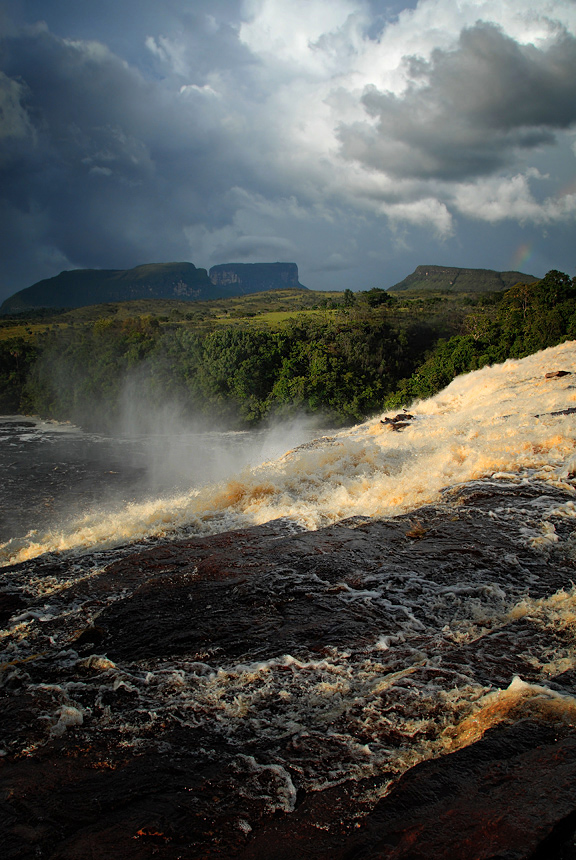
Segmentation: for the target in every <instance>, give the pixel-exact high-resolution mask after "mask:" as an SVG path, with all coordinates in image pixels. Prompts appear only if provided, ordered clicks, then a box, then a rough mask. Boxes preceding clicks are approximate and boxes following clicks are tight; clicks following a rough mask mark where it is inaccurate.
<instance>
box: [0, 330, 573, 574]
mask: <svg viewBox="0 0 576 860" xmlns="http://www.w3.org/2000/svg"><path fill="white" fill-rule="evenodd" d="M575 366H576V346H575V344H574V343H573V342H567V343H564V344H561V345H560V346H557V347H553V348H551V349H547V350H544V351H542V352H540V353H537V354H535V355H532V356H529V357H528V358H524V359H521V360H509V361H506V362H504V363H503V364H500V365H494V366H493V367H485V368H483V369H482V370H478V371H474V372H472V373H469V374H466V375H463V376H460V377H458V378H457V379H455V380H454V381H453V382H452V383H451V384H450V385H449V386H448V387H447V388H446V389H444V390H443V391H441V392H440V393H439V394H437V395H436V396H435V397H433V398H430V399H429V400H425V401H421V402H419V403H415V404H413V406H412V407H411V411H413V412H414V416H415V417H414V420H413V421H412V422H410V423H409V426H406V427H405V428H404V429H403V430H402V431H401V432H391V431H390V428H389V426H388V425H386V424H383V423H382V422H381V420H380V416H377V417H375V418H373V419H371V420H369V421H366V422H364V423H363V424H360V425H357V426H356V427H352V428H348V429H345V430H340V431H338V432H336V433H332V434H330V435H322V434H321V432H318V431H317V430H316V428H314V427H313V426H311V425H310V424H309V423H308V422H307V421H306V420H301V421H298V420H296V421H294V422H293V423H292V424H279V425H276V426H272V427H270V428H269V429H268V430H263V431H258V432H256V433H248V432H246V433H238V432H234V431H230V430H223V429H221V428H214V427H213V428H212V430H210V429H209V428H208V427H207V426H206V423H205V422H204V419H199V420H198V421H197V422H195V421H194V419H189V418H188V417H187V416H186V415H184V414H183V413H182V411H181V409H180V408H179V407H178V405H177V404H174V403H173V402H171V401H170V399H169V398H167V399H166V400H165V401H164V402H162V403H161V402H159V403H157V404H156V408H154V409H151V408H150V406H149V404H148V403H147V401H146V400H145V398H144V396H143V395H144V393H145V392H143V391H142V390H141V389H138V387H136V388H134V389H133V390H131V388H130V385H128V386H127V388H126V394H125V397H124V399H123V410H122V411H121V415H122V419H121V420H120V423H119V428H120V427H122V428H123V432H124V433H128V432H131V433H132V434H136V435H135V436H133V437H132V440H130V437H128V436H124V437H120V436H119V437H117V441H115V444H117V445H118V446H124V447H122V451H126V450H128V451H130V443H131V441H132V443H134V442H136V443H137V445H136V448H137V451H138V452H139V453H138V456H139V457H141V462H142V463H145V468H144V469H143V470H142V472H141V473H140V475H139V481H138V483H137V485H135V487H134V488H133V489H135V492H134V494H133V497H132V498H131V499H127V498H126V497H125V498H124V501H123V502H121V503H119V502H118V501H117V502H116V503H114V504H109V505H108V504H101V505H98V506H93V507H92V508H90V509H88V510H86V511H83V512H82V511H80V510H79V508H78V507H77V508H76V512H77V515H76V516H75V518H74V519H70V520H69V521H68V522H66V523H64V524H63V525H62V523H59V524H53V527H52V528H50V529H47V530H46V531H45V532H44V533H42V534H40V533H38V532H37V533H30V534H29V535H28V536H26V537H24V538H22V539H18V540H16V539H13V540H11V541H8V542H6V543H5V544H4V545H3V546H2V547H0V557H1V558H2V559H3V560H4V563H9V562H10V561H12V562H14V561H21V560H24V559H26V558H31V557H34V556H36V555H39V554H41V553H43V552H47V551H73V552H85V551H86V550H87V549H94V548H96V547H100V548H102V547H114V546H120V545H122V544H128V543H130V542H134V541H141V540H148V539H149V538H151V537H154V538H155V539H156V538H163V539H171V538H173V537H187V536H190V535H205V534H214V533H219V532H223V531H228V530H232V529H238V528H245V527H249V526H253V525H254V524H263V523H266V522H270V521H272V520H277V519H284V520H288V521H291V522H293V523H295V524H296V525H297V526H298V527H299V528H304V529H311V530H314V529H318V528H321V527H323V526H325V525H329V524H330V523H334V522H337V521H339V520H342V519H345V518H347V517H353V516H367V517H388V516H395V515H397V514H400V513H409V512H410V511H412V510H416V509H417V508H419V507H421V506H422V505H426V504H429V503H437V502H438V501H439V500H440V499H441V498H442V494H444V493H446V492H450V488H453V487H456V486H458V485H459V484H463V483H466V482H470V481H474V480H477V479H485V478H495V479H498V480H501V479H503V478H507V477H509V479H510V480H514V481H520V482H521V481H522V480H523V479H525V478H526V479H534V478H537V479H538V480H542V481H545V482H548V483H551V484H555V485H563V482H565V481H566V479H567V477H569V475H570V474H572V473H573V472H574V470H575V469H576V459H575V455H574V448H575V444H576V441H575V436H574V422H573V414H572V413H573V412H574V410H576V390H575V388H574V384H573V383H572V381H571V380H572V378H573V374H572V372H569V373H568V374H567V375H566V376H563V377H562V378H555V379H548V378H546V373H548V372H550V371H556V370H559V369H563V368H564V369H567V368H574V367H575ZM314 437H316V438H314ZM122 439H124V442H123V441H122ZM125 444H128V446H129V447H128V449H126V448H125ZM562 516H566V517H573V516H574V510H573V508H570V509H568V508H566V511H564V512H563V513H562ZM540 519H541V526H539V528H538V529H537V530H536V531H534V532H532V533H530V534H527V536H526V540H527V541H529V542H531V543H532V544H533V543H534V542H536V543H538V542H541V543H543V544H546V543H550V542H553V541H554V539H555V535H554V533H553V529H552V531H551V530H550V526H549V522H548V519H547V512H546V511H542V512H541V517H540ZM534 545H535V544H534Z"/></svg>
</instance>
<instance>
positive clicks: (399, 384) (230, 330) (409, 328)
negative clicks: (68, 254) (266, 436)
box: [0, 270, 576, 431]
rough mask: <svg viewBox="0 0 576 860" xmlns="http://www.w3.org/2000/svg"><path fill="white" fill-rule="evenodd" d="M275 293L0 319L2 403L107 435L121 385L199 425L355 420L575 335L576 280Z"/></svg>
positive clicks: (556, 275) (144, 404) (555, 276)
mask: <svg viewBox="0 0 576 860" xmlns="http://www.w3.org/2000/svg"><path fill="white" fill-rule="evenodd" d="M307 292H308V294H307V295H306V296H305V297H304V296H303V294H300V295H299V294H298V291H296V290H294V291H290V290H286V291H274V293H266V294H261V295H259V296H246V297H244V299H235V300H234V301H231V300H220V301H213V302H203V303H186V302H164V303H160V304H158V303H153V302H150V303H147V302H146V301H141V302H127V303H122V304H120V305H101V306H98V307H96V308H89V309H86V308H82V309H78V310H76V311H68V312H60V313H58V312H48V311H44V312H40V311H39V312H36V313H35V314H28V315H26V316H25V317H24V316H20V317H19V316H18V315H16V316H13V317H4V318H2V322H1V324H0V412H2V413H4V414H6V413H24V414H37V415H41V416H43V417H47V418H53V419H57V420H64V421H72V422H74V423H77V424H79V425H81V426H84V427H86V428H90V429H95V430H101V431H109V430H111V429H113V428H115V427H117V426H118V420H119V415H120V413H121V411H122V408H123V404H124V403H125V398H126V396H127V394H126V392H127V390H130V391H132V392H134V391H137V397H138V401H139V406H140V409H141V410H142V409H144V410H145V409H146V408H153V407H154V406H155V405H156V404H158V403H166V402H173V403H176V404H178V407H179V409H180V410H181V412H182V413H183V414H185V415H190V416H196V417H198V416H200V417H202V418H203V420H205V421H206V422H208V423H209V424H210V425H212V424H214V423H216V424H217V425H218V426H219V427H226V428H244V427H249V426H254V425H257V424H261V423H262V422H266V421H269V420H272V419H277V418H280V419H282V418H285V417H287V416H290V415H293V414H302V413H305V414H316V415H318V416H319V417H321V418H322V420H323V421H325V422H329V423H331V424H332V425H346V424H353V423H357V422H359V421H362V420H363V419H365V418H367V417H368V416H370V415H373V414H376V413H379V412H382V411H383V410H385V409H387V408H388V409H390V408H399V407H401V406H409V405H410V404H411V403H412V402H414V401H415V400H417V399H419V398H423V397H429V396H431V395H433V394H435V393H436V392H438V391H439V390H440V389H442V388H443V387H445V386H446V385H447V384H448V383H449V382H450V381H451V380H452V379H453V378H454V377H455V376H457V375H459V374H461V373H465V372H467V371H471V370H475V369H478V368H481V367H483V366H485V365H487V364H494V363H497V362H501V361H504V360H505V359H507V358H521V357H524V356H526V355H529V354H531V353H533V352H537V351H538V350H541V349H545V348H546V347H550V346H555V345H556V344H558V343H561V342H562V341H565V340H572V339H576V277H575V278H570V277H569V276H568V275H566V274H564V273H562V272H558V271H555V270H553V271H550V272H548V274H547V275H546V276H545V277H544V278H543V279H542V280H540V281H536V282H535V283H532V284H517V285H516V286H514V287H512V288H511V289H508V290H506V291H502V292H497V293H484V294H475V295H471V294H464V293H448V292H446V291H445V292H443V293H442V292H438V293H433V292H432V293H431V292H426V293H423V292H422V293H420V294H418V293H414V292H412V293H410V294H408V293H402V294H401V295H392V294H391V293H388V292H386V291H384V290H380V289H378V288H374V289H372V290H367V291H363V292H352V291H351V290H345V291H344V292H343V293H335V292H332V293H313V292H312V291H307Z"/></svg>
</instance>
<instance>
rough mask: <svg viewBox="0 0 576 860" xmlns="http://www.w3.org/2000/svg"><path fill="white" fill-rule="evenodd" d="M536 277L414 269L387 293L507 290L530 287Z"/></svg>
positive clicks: (489, 271)
mask: <svg viewBox="0 0 576 860" xmlns="http://www.w3.org/2000/svg"><path fill="white" fill-rule="evenodd" d="M538 280H539V278H536V277H534V275H526V274H524V273H523V272H496V271H494V270H493V269H461V268H458V267H457V266H417V267H416V268H415V269H414V271H413V272H412V274H411V275H408V277H406V278H404V280H403V281H400V282H399V283H397V284H394V286H393V287H389V288H388V292H391V293H395V292H402V291H404V290H450V291H451V292H456V293H491V292H498V291H502V290H509V289H510V287H513V286H515V284H533V283H534V282H535V281H538Z"/></svg>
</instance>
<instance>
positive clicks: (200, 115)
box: [0, 26, 244, 288]
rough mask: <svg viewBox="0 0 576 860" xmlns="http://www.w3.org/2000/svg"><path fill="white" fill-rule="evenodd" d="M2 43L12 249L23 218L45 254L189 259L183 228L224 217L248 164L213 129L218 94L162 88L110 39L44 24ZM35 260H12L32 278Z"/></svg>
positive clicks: (77, 260) (1, 104)
mask: <svg viewBox="0 0 576 860" xmlns="http://www.w3.org/2000/svg"><path fill="white" fill-rule="evenodd" d="M2 48H3V51H2V54H3V63H2V65H3V69H4V71H3V73H2V74H1V76H0V109H1V110H2V123H1V129H2V130H1V135H2V137H1V144H2V146H1V152H2V156H1V160H0V188H1V191H0V197H1V198H2V204H3V209H4V212H5V213H6V217H5V218H4V219H3V220H4V227H5V232H4V235H3V244H5V249H6V251H7V252H8V251H9V249H10V248H14V247H17V246H19V245H22V244H23V237H22V235H21V231H22V230H23V229H25V230H26V234H27V235H28V236H29V237H30V236H34V240H35V248H36V251H37V249H39V248H41V247H44V248H45V249H46V253H45V254H43V255H40V256H42V257H43V259H46V254H47V255H48V258H51V257H52V258H57V259H62V260H64V261H67V262H68V263H69V264H70V266H71V267H74V266H88V267H90V266H102V265H104V266H106V267H123V266H130V265H135V264H137V263H140V262H144V261H148V260H150V259H169V258H172V259H173V258H182V257H183V258H187V257H188V256H189V254H190V249H189V244H188V241H187V239H186V237H185V235H184V232H183V229H184V227H186V226H189V225H191V224H195V223H200V222H202V223H212V224H216V225H218V224H221V223H225V222H226V220H227V219H228V217H229V213H228V212H227V211H226V201H225V199H224V198H225V195H226V194H227V192H228V189H229V188H230V186H231V185H233V184H234V183H235V182H237V181H238V178H239V176H240V174H241V172H242V171H241V170H240V166H239V162H238V159H237V158H236V156H235V154H234V152H233V151H230V149H229V148H228V149H226V147H225V141H224V140H223V138H222V137H221V136H219V135H218V134H216V128H215V124H216V118H215V115H214V113H213V108H212V106H211V105H210V99H209V98H208V99H207V98H206V97H205V96H204V95H203V94H202V93H201V92H199V91H196V90H193V91H192V92H191V93H185V94H183V93H180V92H179V90H178V89H177V90H175V91H174V90H173V89H172V90H171V89H168V88H166V87H163V86H162V84H161V83H160V82H158V81H156V80H151V79H149V78H146V77H145V76H143V75H142V74H141V73H140V72H139V71H138V70H136V69H134V68H133V67H131V66H129V65H128V64H127V63H126V62H124V61H123V60H122V59H120V58H119V57H117V56H116V55H115V54H113V53H112V52H111V51H110V50H109V49H108V48H106V47H105V46H104V45H102V44H101V43H96V42H91V43H87V42H78V41H72V40H65V39H62V38H59V37H56V36H54V35H53V34H52V33H50V32H49V31H48V29H47V28H46V27H45V26H37V27H35V28H33V29H31V30H30V29H29V30H27V31H26V32H24V33H20V34H18V35H13V36H12V37H9V38H6V39H4V40H3V45H2ZM238 155H240V153H238ZM242 175H244V173H243V172H242ZM219 200H220V203H219ZM50 249H52V250H51V251H50ZM35 253H36V252H35ZM7 256H8V257H9V256H10V254H9V253H8V254H7ZM37 262H38V261H37V260H35V261H31V260H29V261H27V260H26V259H25V258H23V259H21V260H20V261H19V262H16V261H15V263H14V271H15V272H17V271H18V270H20V272H21V277H28V278H34V277H35V276H36V272H37V269H38V265H37ZM3 275H4V277H5V278H7V279H9V278H10V275H11V273H10V271H9V270H7V269H6V268H4V272H3ZM25 283H26V282H25ZM19 286H21V284H18V285H16V288H17V287H19Z"/></svg>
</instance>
